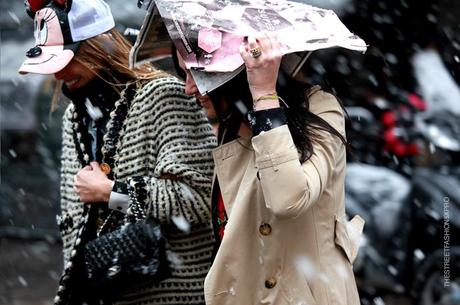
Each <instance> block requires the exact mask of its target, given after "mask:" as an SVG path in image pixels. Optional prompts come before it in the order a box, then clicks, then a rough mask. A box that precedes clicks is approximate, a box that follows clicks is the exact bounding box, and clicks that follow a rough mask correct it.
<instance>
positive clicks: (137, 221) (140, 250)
mask: <svg viewBox="0 0 460 305" xmlns="http://www.w3.org/2000/svg"><path fill="white" fill-rule="evenodd" d="M130 210H131V211H132V212H134V213H133V214H134V215H135V217H132V218H131V221H128V222H127V223H126V224H124V225H122V226H121V227H120V228H118V229H116V230H114V231H112V232H109V233H106V234H104V235H101V236H99V237H97V238H96V239H94V240H92V241H89V242H88V243H87V244H86V245H85V248H84V262H85V269H86V275H87V279H88V286H89V288H90V290H91V292H92V293H93V294H94V295H98V296H100V297H101V298H103V299H106V300H107V299H112V298H114V297H116V296H117V295H119V294H121V293H123V292H124V291H126V290H131V289H133V288H137V287H140V286H144V285H148V284H150V283H154V282H159V281H161V280H163V279H165V278H167V277H168V276H169V275H170V273H169V267H168V262H167V259H166V254H165V238H164V236H163V233H162V227H161V226H160V224H159V223H158V222H157V221H156V220H155V219H154V218H151V217H149V218H146V217H145V214H144V211H143V210H142V209H141V208H140V207H139V205H137V204H136V203H135V202H130Z"/></svg>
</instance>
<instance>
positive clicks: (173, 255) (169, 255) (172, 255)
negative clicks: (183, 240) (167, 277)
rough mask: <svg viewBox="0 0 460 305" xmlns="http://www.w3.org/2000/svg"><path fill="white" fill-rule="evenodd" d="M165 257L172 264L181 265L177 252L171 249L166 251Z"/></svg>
mask: <svg viewBox="0 0 460 305" xmlns="http://www.w3.org/2000/svg"><path fill="white" fill-rule="evenodd" d="M166 257H167V259H168V261H169V262H170V263H171V264H173V265H174V266H180V265H182V260H181V259H180V257H179V255H178V254H177V253H174V252H172V251H171V250H167V251H166Z"/></svg>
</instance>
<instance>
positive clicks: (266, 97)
mask: <svg viewBox="0 0 460 305" xmlns="http://www.w3.org/2000/svg"><path fill="white" fill-rule="evenodd" d="M278 98H279V97H278V94H276V92H274V93H270V94H266V95H262V96H259V97H258V98H256V99H254V100H253V103H254V104H255V103H257V102H258V101H262V100H277V99H278Z"/></svg>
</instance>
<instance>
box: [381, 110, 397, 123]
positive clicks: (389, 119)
mask: <svg viewBox="0 0 460 305" xmlns="http://www.w3.org/2000/svg"><path fill="white" fill-rule="evenodd" d="M382 123H383V125H385V126H386V127H394V126H395V125H396V116H395V114H394V113H393V112H391V111H386V112H384V113H383V114H382Z"/></svg>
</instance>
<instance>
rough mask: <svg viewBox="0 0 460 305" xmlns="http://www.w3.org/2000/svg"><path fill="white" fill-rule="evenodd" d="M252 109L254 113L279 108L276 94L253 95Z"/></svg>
mask: <svg viewBox="0 0 460 305" xmlns="http://www.w3.org/2000/svg"><path fill="white" fill-rule="evenodd" d="M253 97H254V100H253V109H254V110H255V111H258V110H265V109H272V108H278V107H279V106H280V102H279V97H278V94H276V91H272V92H270V93H266V94H258V95H253Z"/></svg>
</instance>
